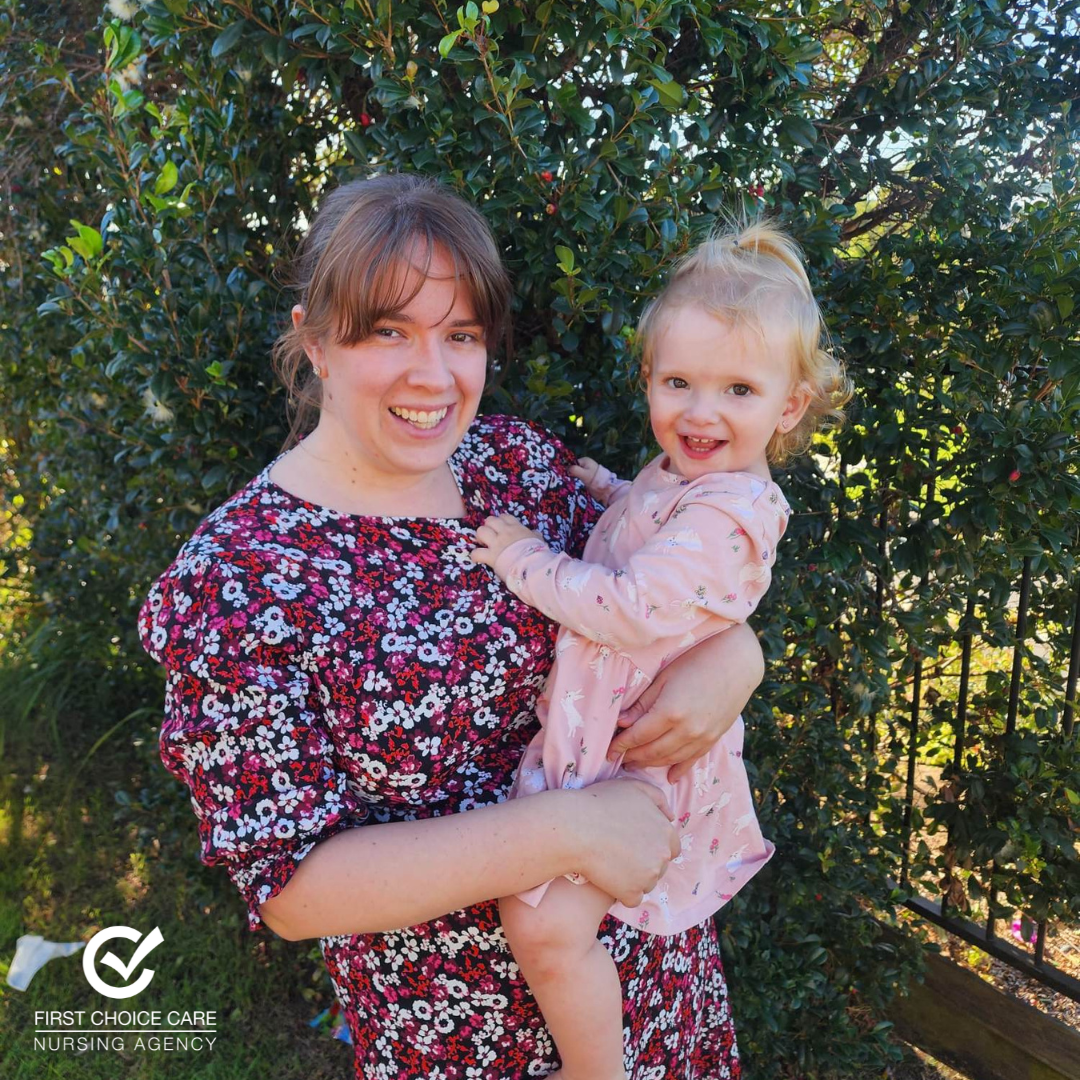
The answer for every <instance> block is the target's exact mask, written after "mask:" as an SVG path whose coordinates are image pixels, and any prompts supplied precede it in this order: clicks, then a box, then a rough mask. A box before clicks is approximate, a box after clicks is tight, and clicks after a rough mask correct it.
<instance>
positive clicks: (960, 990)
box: [891, 953, 1080, 1080]
mask: <svg viewBox="0 0 1080 1080" xmlns="http://www.w3.org/2000/svg"><path fill="white" fill-rule="evenodd" d="M891 1019H892V1020H893V1021H894V1022H895V1024H896V1033H897V1035H899V1036H900V1037H901V1038H902V1039H905V1040H906V1041H907V1042H909V1043H911V1044H912V1045H914V1046H917V1047H919V1049H921V1050H925V1051H926V1052H927V1053H928V1054H931V1055H933V1056H934V1057H935V1058H937V1059H938V1060H940V1061H942V1062H944V1063H945V1064H946V1065H948V1066H950V1068H953V1069H956V1070H958V1071H959V1072H962V1073H963V1074H964V1075H965V1076H968V1077H970V1078H971V1080H1080V1032H1077V1031H1074V1030H1073V1029H1072V1028H1071V1027H1069V1026H1067V1025H1066V1024H1063V1023H1061V1022H1060V1021H1058V1020H1052V1019H1051V1018H1050V1017H1048V1016H1045V1015H1044V1014H1043V1013H1041V1012H1039V1010H1038V1009H1035V1008H1032V1006H1030V1005H1028V1004H1026V1003H1025V1002H1023V1001H1018V1000H1017V999H1016V998H1013V997H1010V996H1009V995H1007V994H1003V993H1002V992H1001V991H1000V990H997V989H996V988H995V987H993V986H991V985H990V984H989V983H986V982H984V981H983V980H982V979H980V978H979V977H978V976H977V975H974V974H972V973H971V972H970V971H967V970H966V969H964V968H962V967H959V966H958V965H957V964H954V963H952V961H950V960H946V959H944V958H943V957H941V956H938V955H936V954H933V953H931V954H929V955H928V956H927V957H926V981H925V982H924V983H921V984H916V985H914V986H912V988H911V993H910V994H909V995H908V996H907V997H905V998H899V999H898V1000H897V1002H896V1004H895V1005H894V1006H893V1008H892V1011H891Z"/></svg>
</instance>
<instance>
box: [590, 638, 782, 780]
mask: <svg viewBox="0 0 1080 1080" xmlns="http://www.w3.org/2000/svg"><path fill="white" fill-rule="evenodd" d="M764 676H765V659H764V657H763V655H762V652H761V645H760V643H759V642H758V639H757V637H756V635H755V634H754V632H753V630H751V629H750V627H749V626H748V625H747V624H746V623H739V624H738V625H736V626H732V627H731V628H730V629H728V630H725V631H724V632H723V633H722V634H715V635H714V636H713V637H711V638H707V639H706V640H705V641H702V642H701V643H700V644H698V645H695V646H694V647H693V648H692V649H690V650H688V651H687V652H685V653H683V654H682V655H681V656H679V657H678V658H677V659H675V660H673V661H672V662H671V663H670V664H668V665H667V667H665V668H663V669H662V670H661V671H660V673H659V674H658V675H657V676H656V678H655V679H653V681H652V683H651V684H650V685H649V686H647V687H646V688H645V691H644V692H643V693H642V695H641V697H639V698H638V699H637V701H635V702H634V704H633V705H631V706H630V708H629V709H627V710H626V712H624V713H623V714H622V716H620V717H619V726H620V727H622V728H624V729H625V730H623V731H621V732H619V734H618V735H616V736H615V738H614V739H612V740H611V746H610V747H609V749H608V755H609V757H612V758H613V759H614V758H617V757H618V756H619V755H620V754H623V753H625V754H626V757H625V758H624V762H625V763H626V764H629V765H637V766H646V765H670V766H671V768H670V769H669V770H668V781H669V782H670V783H675V782H676V781H677V780H679V779H681V778H682V777H683V776H686V775H688V774H689V773H690V771H691V769H693V767H694V762H695V761H697V759H698V758H699V757H701V756H702V755H703V754H706V753H708V752H709V750H711V749H712V747H713V746H714V745H715V744H716V741H717V740H718V739H719V738H720V737H721V736H722V735H723V734H724V732H726V731H727V729H728V728H729V727H731V725H732V724H734V723H735V721H736V720H737V719H738V717H739V713H741V712H742V710H743V709H744V708H745V706H746V703H747V702H748V701H749V700H750V697H751V695H752V694H753V693H754V691H755V690H756V689H757V688H758V685H759V684H760V682H761V680H762V678H764Z"/></svg>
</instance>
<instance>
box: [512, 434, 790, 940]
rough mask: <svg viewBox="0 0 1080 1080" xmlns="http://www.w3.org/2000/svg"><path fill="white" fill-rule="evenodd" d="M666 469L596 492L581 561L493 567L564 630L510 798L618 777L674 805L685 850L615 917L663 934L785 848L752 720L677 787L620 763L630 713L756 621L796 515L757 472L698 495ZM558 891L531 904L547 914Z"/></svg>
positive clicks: (538, 895) (654, 464) (536, 547)
mask: <svg viewBox="0 0 1080 1080" xmlns="http://www.w3.org/2000/svg"><path fill="white" fill-rule="evenodd" d="M666 463H667V457H666V455H664V456H662V457H659V458H656V459H654V460H653V461H651V462H650V463H649V464H648V465H646V466H645V468H644V469H642V471H641V472H640V473H639V475H638V477H637V478H636V479H635V480H634V481H633V483H629V482H628V481H625V480H618V479H617V478H616V477H615V476H613V475H612V474H611V473H610V472H609V471H608V470H607V469H604V468H601V471H600V472H599V473H598V475H597V478H596V480H595V481H594V482H593V484H592V491H593V493H594V494H596V495H597V496H598V497H599V498H601V499H602V500H603V501H604V502H605V503H607V509H606V510H605V511H604V514H603V516H602V517H601V518H600V520H599V521H598V522H597V524H596V527H595V528H594V529H593V531H592V535H591V536H590V537H589V539H588V542H587V543H586V545H585V553H584V556H583V558H582V559H575V558H573V557H572V556H571V555H569V554H568V553H567V552H565V551H555V550H553V549H552V548H550V547H548V546H547V545H546V544H543V543H541V542H539V541H538V540H536V539H524V540H519V541H517V542H516V543H513V544H511V545H510V546H509V547H507V548H505V549H504V550H503V551H502V553H501V554H500V555H499V557H498V559H497V560H496V563H495V569H496V570H497V571H498V573H499V576H500V577H501V578H503V580H505V581H506V583H507V585H508V586H509V588H510V589H511V591H512V592H513V593H514V595H515V596H517V597H520V598H521V599H522V600H524V601H526V602H527V603H529V604H531V605H532V606H533V607H535V608H538V609H539V610H540V611H542V612H544V614H545V615H547V616H548V617H549V618H551V619H554V620H555V621H557V622H558V623H559V624H560V625H561V627H562V629H561V630H560V631H559V636H558V639H557V641H556V643H555V656H556V660H555V666H554V668H553V669H552V672H551V677H550V679H549V680H548V684H547V686H546V687H545V689H544V692H543V694H542V695H541V697H540V700H539V702H538V704H537V715H538V716H539V717H540V721H541V723H542V724H543V731H540V732H538V733H537V734H536V736H535V737H534V738H533V741H532V742H531V743H530V744H529V747H528V749H527V750H526V751H525V756H524V758H523V759H522V764H521V767H520V768H519V770H518V777H517V780H516V782H515V784H514V788H513V791H512V794H513V795H523V796H528V795H532V794H535V793H536V792H538V791H545V790H549V789H552V788H560V787H564V788H566V787H571V788H576V787H584V786H586V785H588V784H595V783H597V782H598V781H600V780H606V779H608V778H610V777H612V776H615V775H618V774H620V773H629V774H631V775H640V776H641V778H642V779H644V780H647V781H649V782H650V783H653V784H655V785H656V786H657V787H659V788H660V789H661V790H662V791H663V792H664V794H665V795H666V796H667V800H668V804H669V806H670V807H671V809H672V810H673V811H674V813H675V817H676V820H677V823H678V829H679V841H680V848H681V850H680V852H679V854H678V856H677V857H676V858H675V859H674V860H673V861H672V863H671V865H670V867H669V868H668V872H667V873H666V874H665V875H664V876H663V878H662V879H661V880H660V881H659V882H658V883H657V885H656V888H655V889H653V890H652V892H650V893H648V894H647V895H646V896H645V898H644V900H643V901H642V902H641V903H640V904H639V905H638V906H637V907H634V908H628V907H626V906H625V905H623V904H620V903H615V904H613V905H612V907H611V909H610V913H611V914H612V915H614V916H615V917H616V918H617V919H622V920H623V921H624V922H628V923H630V925H632V926H636V927H637V928H638V929H640V930H644V931H647V932H648V933H651V934H677V933H680V932H681V931H683V930H687V929H689V928H690V927H692V926H697V925H698V924H699V923H701V922H704V921H705V919H707V918H708V917H709V916H710V915H712V914H713V913H714V912H715V911H717V910H718V909H719V908H720V907H722V906H723V905H724V904H726V903H727V902H728V901H729V900H730V899H731V898H732V897H733V896H734V895H735V893H737V892H738V891H739V890H740V889H741V888H742V887H743V886H744V885H745V884H746V883H747V882H748V881H749V880H750V879H751V878H752V877H753V876H754V875H755V874H756V873H757V872H758V871H759V870H760V869H761V868H762V867H763V866H764V865H765V863H766V862H768V860H769V859H770V858H771V857H772V854H773V851H774V848H773V845H772V844H771V843H770V842H769V841H768V840H766V839H765V838H764V837H763V836H762V835H761V829H760V828H759V826H758V820H757V814H756V813H755V812H754V802H753V798H752V796H751V794H750V781H749V778H748V777H747V775H746V767H745V765H744V764H743V757H742V750H743V724H742V719H741V718H740V719H739V720H737V721H736V723H735V724H733V725H732V727H731V728H730V729H729V730H728V731H727V733H726V734H725V735H724V737H723V738H722V739H720V741H719V742H718V743H717V744H716V745H715V746H714V747H713V748H712V750H711V751H709V753H708V754H705V755H704V756H703V757H701V758H700V760H698V761H697V762H696V763H695V765H694V770H693V773H692V774H691V775H689V776H686V777H684V778H683V779H682V780H680V781H678V782H677V783H675V784H670V783H668V779H667V769H666V768H663V769H661V768H653V769H623V768H622V763H621V762H610V761H608V760H607V757H606V752H607V747H608V743H609V742H610V741H611V738H612V736H613V735H614V734H615V730H616V721H617V720H618V717H619V711H620V710H621V709H624V708H627V707H628V706H630V705H631V704H633V702H634V701H636V700H637V698H638V697H640V696H641V693H642V691H643V690H644V689H645V688H646V687H647V686H648V685H649V683H650V682H652V680H653V679H654V678H655V677H656V674H657V672H659V671H660V669H661V668H662V667H664V666H665V665H666V664H668V663H670V662H671V661H672V660H674V659H675V658H676V657H677V656H679V655H680V654H682V653H684V652H685V651H686V650H687V649H691V648H693V647H694V646H695V645H696V644H698V642H700V641H703V640H704V639H705V638H707V637H711V636H712V635H713V634H718V633H720V632H721V631H723V630H726V629H727V628H728V627H730V626H733V625H734V624H735V623H737V622H742V621H744V620H745V619H746V617H747V616H748V615H749V614H750V613H751V612H752V611H753V610H754V608H755V607H756V606H757V604H758V602H759V601H760V600H761V598H762V597H763V596H764V595H765V591H766V590H767V589H768V587H769V581H770V580H771V567H772V565H773V562H774V561H775V559H776V545H777V543H778V542H779V540H780V537H781V536H782V535H783V533H784V530H785V529H786V527H787V522H788V517H789V515H790V513H791V511H790V510H789V508H788V505H787V502H786V501H785V499H784V496H783V494H782V493H781V491H780V489H779V488H778V487H777V486H776V485H775V484H774V483H772V482H771V481H767V480H763V479H761V478H760V477H758V476H753V475H751V474H750V473H745V472H725V473H708V474H706V475H704V476H701V477H698V478H697V479H695V480H686V479H684V478H683V477H681V476H679V475H678V474H677V473H674V472H672V471H671V470H670V469H668V468H665V465H666ZM567 876H568V877H569V878H570V880H571V881H574V882H575V883H581V882H582V881H583V880H584V879H583V878H582V877H581V876H580V875H578V874H570V875H567ZM546 889H547V884H544V885H539V886H537V887H536V888H534V889H529V890H528V891H526V892H523V893H519V894H518V895H519V897H520V899H522V900H524V901H525V902H526V903H527V904H531V905H533V906H534V907H535V906H536V905H537V904H538V903H539V902H540V900H541V899H542V897H543V895H544V892H545V891H546Z"/></svg>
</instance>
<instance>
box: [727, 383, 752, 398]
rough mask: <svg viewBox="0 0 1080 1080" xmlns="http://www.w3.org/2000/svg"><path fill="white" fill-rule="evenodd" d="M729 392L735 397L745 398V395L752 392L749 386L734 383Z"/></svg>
mask: <svg viewBox="0 0 1080 1080" xmlns="http://www.w3.org/2000/svg"><path fill="white" fill-rule="evenodd" d="M731 392H732V393H733V394H734V395H735V396H736V397H746V395H747V394H751V393H753V391H752V390H751V389H750V387H749V386H747V385H746V383H736V384H735V385H734V386H733V387H732V388H731Z"/></svg>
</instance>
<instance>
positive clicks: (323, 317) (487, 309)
mask: <svg viewBox="0 0 1080 1080" xmlns="http://www.w3.org/2000/svg"><path fill="white" fill-rule="evenodd" d="M437 252H443V253H445V254H446V255H447V256H449V258H450V260H451V262H452V263H453V266H454V278H455V281H456V282H458V283H460V284H462V285H463V286H464V288H465V289H467V290H468V295H469V299H470V300H471V302H472V307H473V311H474V313H475V315H476V318H477V319H478V320H479V322H480V324H481V326H482V327H483V328H484V339H485V341H486V342H487V345H488V352H489V354H490V353H491V352H492V351H493V350H494V348H495V346H496V344H497V343H498V342H499V341H500V340H503V341H505V343H506V346H507V349H508V350H509V333H510V319H509V316H510V296H511V292H510V278H509V276H508V275H507V273H506V269H505V267H504V266H503V263H502V259H501V257H500V256H499V250H498V248H497V247H496V246H495V241H494V239H493V238H492V235H491V230H490V229H489V228H488V224H487V222H486V221H485V220H484V218H483V217H482V216H481V214H480V212H479V211H478V210H476V208H475V207H472V206H470V205H469V204H468V203H467V202H466V201H465V200H464V199H462V198H460V197H459V196H458V195H456V194H454V192H453V191H451V190H450V189H449V188H446V187H443V186H442V185H441V184H437V183H436V182H435V181H433V180H429V179H427V178H425V177H422V176H416V175H412V174H404V173H400V174H394V175H390V176H376V177H372V178H371V179H368V180H354V181H352V182H351V183H348V184H342V185H341V187H338V188H335V189H334V190H333V191H330V192H328V193H327V194H326V195H324V196H323V197H322V199H321V200H320V203H319V210H318V213H317V214H316V215H315V217H314V219H313V220H312V222H311V227H310V228H309V229H308V231H307V234H306V235H305V236H304V239H303V240H302V241H301V242H300V246H299V248H298V249H297V252H296V256H295V258H294V259H293V263H292V267H291V274H290V276H289V280H288V282H287V283H288V284H289V285H290V286H291V287H292V288H293V289H295V290H296V293H297V301H296V302H297V303H299V305H300V306H301V307H302V308H303V309H304V321H303V323H302V324H301V325H300V326H299V327H294V326H289V327H288V328H287V329H286V330H285V331H284V332H283V333H282V334H281V336H280V337H279V338H278V339H277V341H276V342H275V343H274V349H273V363H274V369H275V371H276V372H277V375H278V378H279V379H280V380H281V382H282V383H283V384H284V386H285V389H286V390H287V391H288V394H289V410H290V414H291V416H290V420H291V424H290V428H289V434H288V438H287V439H286V442H285V448H286V449H288V448H289V447H290V446H292V445H293V444H294V443H295V442H296V441H297V439H298V437H299V436H300V435H302V434H303V433H305V432H306V431H309V430H310V429H311V428H312V427H313V426H314V424H315V422H316V420H317V419H318V415H319V409H320V408H321V406H322V380H321V379H319V378H318V376H316V375H315V373H314V371H313V370H312V367H311V365H310V363H308V361H307V356H306V353H305V351H304V344H305V342H306V343H310V342H312V341H319V340H323V339H325V338H326V337H327V336H329V335H333V339H334V340H336V341H337V342H338V343H339V344H342V345H355V344H356V343H357V342H359V341H363V340H364V339H365V338H366V337H368V336H369V335H370V334H371V333H372V331H373V330H374V329H375V326H376V324H378V323H379V322H380V321H381V320H383V319H385V318H387V317H388V316H390V315H394V314H396V313H398V312H400V311H401V309H402V308H404V307H406V306H407V305H408V304H409V303H410V302H411V301H412V300H413V298H414V297H415V296H416V294H417V293H418V292H419V291H420V289H421V288H422V287H423V283H424V279H425V278H426V277H427V276H428V271H429V270H430V267H431V261H432V259H433V258H434V256H435V254H436V253H437ZM417 258H419V260H420V262H419V264H417V262H415V261H414V260H416V259H417ZM409 267H414V268H415V269H416V270H417V271H419V279H418V281H417V283H416V284H415V287H414V288H413V289H412V290H411V292H410V291H409V290H408V289H407V288H406V284H407V282H408V275H407V274H406V273H405V270H406V269H407V268H409Z"/></svg>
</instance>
